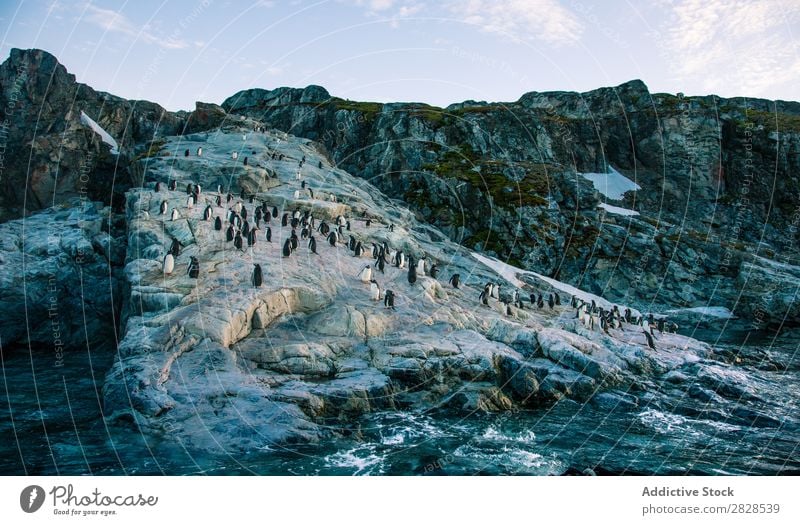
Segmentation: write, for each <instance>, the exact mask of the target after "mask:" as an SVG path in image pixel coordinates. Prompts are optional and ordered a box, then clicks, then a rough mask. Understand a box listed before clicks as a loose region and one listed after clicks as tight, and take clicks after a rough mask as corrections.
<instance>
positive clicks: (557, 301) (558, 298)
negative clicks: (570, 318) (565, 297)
mask: <svg viewBox="0 0 800 525" xmlns="http://www.w3.org/2000/svg"><path fill="white" fill-rule="evenodd" d="M553 297H554V298H555V300H556V306H561V296H560V295H558V293H555V294H553Z"/></svg>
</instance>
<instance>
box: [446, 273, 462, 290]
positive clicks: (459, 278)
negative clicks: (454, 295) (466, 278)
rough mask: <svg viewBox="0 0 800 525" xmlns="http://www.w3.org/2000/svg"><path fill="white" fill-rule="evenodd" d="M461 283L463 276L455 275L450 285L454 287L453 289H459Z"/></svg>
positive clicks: (451, 278)
mask: <svg viewBox="0 0 800 525" xmlns="http://www.w3.org/2000/svg"><path fill="white" fill-rule="evenodd" d="M460 281H461V275H459V274H457V273H454V274H453V275H452V276H451V277H450V281H449V283H450V284H452V285H453V288H458V283H459V282H460Z"/></svg>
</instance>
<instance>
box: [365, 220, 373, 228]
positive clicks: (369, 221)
mask: <svg viewBox="0 0 800 525" xmlns="http://www.w3.org/2000/svg"><path fill="white" fill-rule="evenodd" d="M370 224H372V219H367V220H366V222H364V226H365V227H367V228H369V225H370Z"/></svg>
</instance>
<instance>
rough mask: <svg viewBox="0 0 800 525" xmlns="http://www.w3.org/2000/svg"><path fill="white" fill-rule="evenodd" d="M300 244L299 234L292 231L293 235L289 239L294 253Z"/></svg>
mask: <svg viewBox="0 0 800 525" xmlns="http://www.w3.org/2000/svg"><path fill="white" fill-rule="evenodd" d="M299 243H300V241H299V240H298V238H297V233H295V231H294V230H292V235H291V236H290V237H289V244H290V245H291V247H292V251H295V250H297V246H298V244H299Z"/></svg>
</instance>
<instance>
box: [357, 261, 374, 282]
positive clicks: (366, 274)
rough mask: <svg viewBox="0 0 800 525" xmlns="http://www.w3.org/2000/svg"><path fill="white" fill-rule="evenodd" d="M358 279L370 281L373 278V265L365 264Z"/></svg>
mask: <svg viewBox="0 0 800 525" xmlns="http://www.w3.org/2000/svg"><path fill="white" fill-rule="evenodd" d="M357 277H358V279H359V280H360V281H361V282H362V283H368V282H370V281H371V280H372V266H370V265H369V264H368V265H366V266H364V267H363V268H362V269H361V271H360V272H358V276H357Z"/></svg>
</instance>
